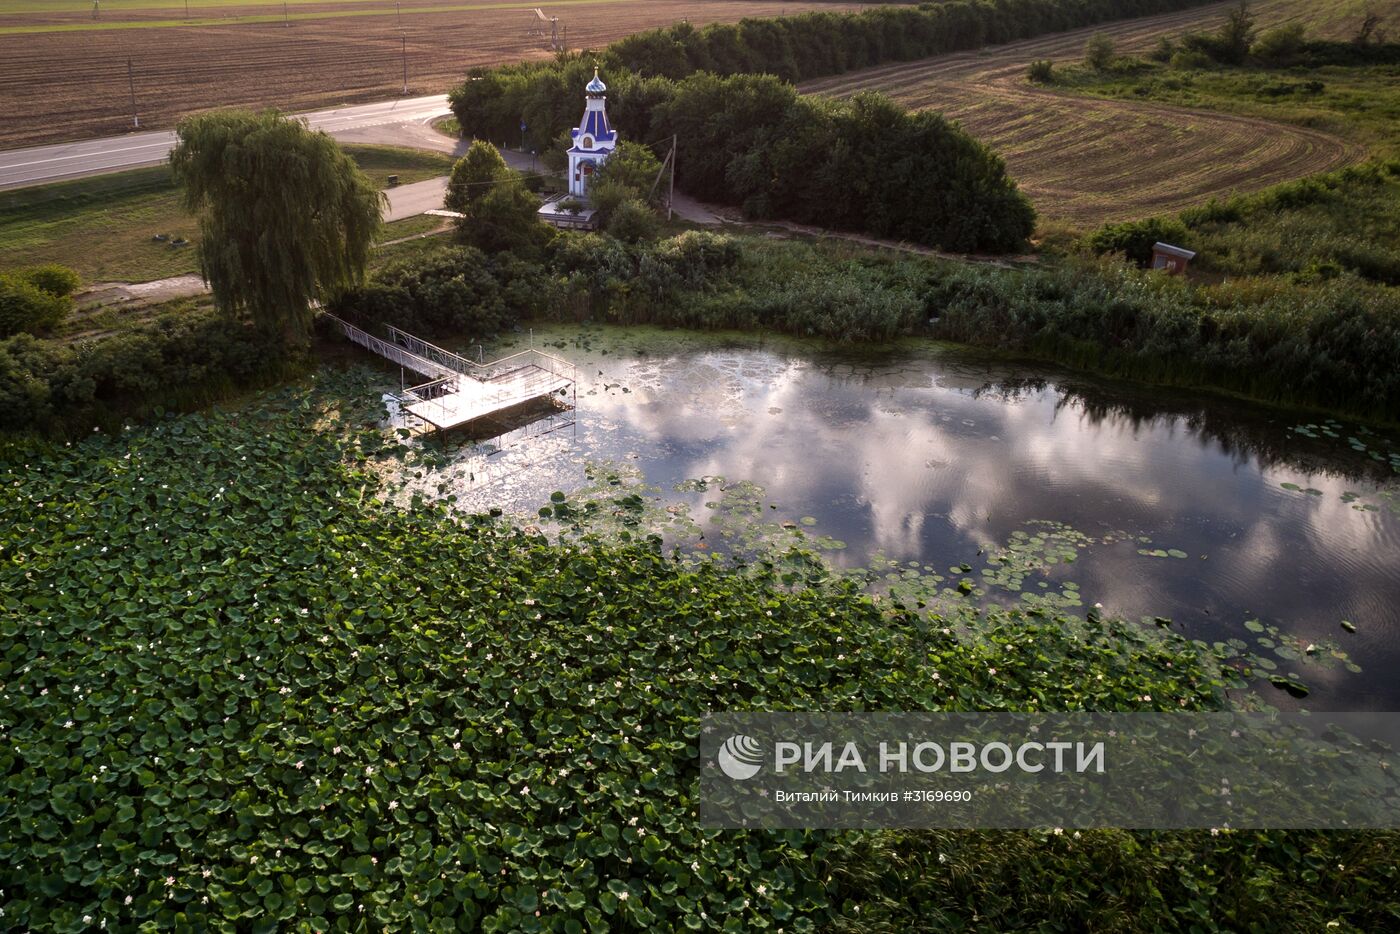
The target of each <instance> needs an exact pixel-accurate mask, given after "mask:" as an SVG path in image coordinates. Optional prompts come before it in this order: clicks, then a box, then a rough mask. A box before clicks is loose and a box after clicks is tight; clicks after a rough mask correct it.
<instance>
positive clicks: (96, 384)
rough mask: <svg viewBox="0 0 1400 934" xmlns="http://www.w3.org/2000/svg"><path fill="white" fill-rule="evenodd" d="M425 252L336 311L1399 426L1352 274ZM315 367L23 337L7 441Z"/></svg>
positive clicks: (6, 348) (654, 246) (180, 314)
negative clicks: (1086, 379)
mask: <svg viewBox="0 0 1400 934" xmlns="http://www.w3.org/2000/svg"><path fill="white" fill-rule="evenodd" d="M1365 184H1371V182H1370V181H1367V182H1365ZM1385 184H1387V185H1395V184H1396V182H1395V181H1394V180H1393V179H1391V180H1387V181H1386V182H1385ZM1324 190H1326V189H1324ZM408 245H410V246H411V247H412V249H411V250H410V251H407V252H405V253H403V254H401V255H400V256H399V257H398V258H396V259H391V260H390V261H388V262H387V263H386V264H385V265H384V266H382V267H381V268H380V269H379V270H378V271H376V272H374V273H372V274H371V277H370V281H369V282H368V283H367V284H366V285H365V286H363V287H361V288H356V289H351V290H348V291H346V292H344V293H341V294H340V295H338V296H337V297H336V298H335V299H333V300H332V302H331V305H330V307H331V309H332V310H333V311H335V313H336V314H338V315H340V316H342V317H345V318H347V319H349V320H352V321H355V322H357V323H359V324H360V325H362V326H366V327H370V328H377V327H379V326H381V325H383V324H395V325H396V326H399V327H402V328H404V329H405V330H408V331H410V332H413V333H421V334H423V335H424V336H426V337H430V338H432V337H439V338H445V339H467V338H471V339H480V338H485V337H489V336H490V335H491V334H493V333H498V332H500V331H502V330H505V329H509V328H512V327H515V326H519V325H522V324H524V323H528V322H529V321H531V320H566V321H584V320H591V321H595V322H599V323H609V324H620V325H627V324H656V325H662V326H666V327H676V328H688V329H695V330H726V329H737V330H759V331H762V330H771V331H776V332H780V333H785V334H791V335H796V336H799V337H815V338H819V339H824V340H830V341H834V342H838V343H859V342H865V343H876V344H878V343H880V342H883V341H890V340H895V339H898V338H903V337H911V336H913V337H924V338H932V339H937V340H947V341H953V342H956V343H961V344H965V345H970V346H975V347H980V348H984V349H989V350H993V351H998V352H1004V353H1009V354H1011V355H1013V356H1020V357H1026V358H1034V359H1039V360H1043V361H1046V362H1048V363H1053V364H1059V365H1067V366H1070V367H1074V368H1078V369H1081V370H1085V371H1089V372H1094V373H1099V374H1102V375H1107V376H1115V377H1122V378H1127V379H1132V380H1136V381H1139V382H1144V383H1154V384H1159V385H1169V386H1174V387H1180V388H1188V389H1199V390H1205V391H1210V390H1218V391H1223V392H1226V393H1229V394H1235V395H1239V396H1242V397H1246V398H1249V399H1252V400H1255V401H1260V402H1265V403H1272V404H1278V405H1285V406H1294V407H1298V408H1304V409H1314V410H1318V411H1325V412H1328V413H1330V414H1336V415H1341V416H1346V417H1349V418H1356V419H1360V420H1363V421H1369V422H1372V423H1376V424H1382V425H1385V424H1394V423H1395V422H1396V421H1397V419H1396V413H1397V412H1400V371H1397V370H1396V368H1395V366H1394V361H1395V360H1396V359H1400V296H1397V292H1396V289H1395V288H1394V287H1390V286H1385V285H1380V284H1377V283H1374V282H1369V281H1367V280H1365V279H1363V278H1361V277H1360V276H1359V275H1357V274H1356V273H1355V272H1352V271H1349V270H1345V269H1342V270H1339V271H1337V272H1336V274H1334V275H1327V276H1317V277H1314V276H1288V275H1272V276H1262V275H1251V276H1241V277H1239V278H1236V279H1231V280H1229V281H1223V282H1219V283H1214V284H1210V283H1206V284H1193V283H1190V282H1187V281H1184V280H1181V279H1174V278H1168V277H1164V276H1161V275H1160V274H1156V273H1152V272H1148V271H1142V270H1139V269H1137V268H1135V267H1134V266H1133V265H1132V264H1130V263H1126V262H1124V261H1122V260H1118V259H1114V258H1112V257H1104V258H1093V257H1091V256H1069V257H1065V258H1062V259H1059V260H1056V261H1054V262H1053V263H1049V264H1046V265H1043V266H1033V267H1028V268H1025V269H1012V270H1008V269H1002V268H998V267H993V266H986V267H979V266H970V265H966V264H959V263H954V262H949V261H944V260H938V259H932V258H926V257H916V256H910V255H908V254H891V253H888V252H883V253H882V252H876V251H871V250H868V249H864V248H855V247H852V246H849V245H846V244H841V243H830V242H827V243H808V242H804V241H800V240H773V239H770V238H766V237H749V236H734V235H730V234H718V233H711V232H701V231H688V232H684V233H681V234H679V235H676V236H673V237H669V238H663V239H659V240H655V241H649V242H641V243H635V244H627V243H623V242H621V241H618V240H616V239H614V238H612V237H608V236H605V235H596V234H595V235H572V234H570V235H565V236H562V237H559V238H557V239H556V240H554V241H553V242H552V243H551V244H550V245H549V246H548V247H547V248H545V250H544V251H543V252H542V253H541V254H540V255H539V256H537V257H536V258H534V259H522V258H520V257H518V256H514V255H511V254H510V253H505V252H503V253H496V254H487V253H483V252H481V251H479V250H477V249H475V248H471V247H463V246H452V245H449V244H444V243H442V242H441V238H432V239H429V240H424V241H415V242H412V243H411V244H408ZM1314 265H1315V264H1314ZM308 363H309V361H307V360H305V359H304V358H297V357H292V356H287V355H286V354H285V353H283V352H279V351H277V350H276V349H275V348H271V347H269V346H268V345H267V344H266V340H265V339H264V338H260V337H259V335H258V334H257V333H256V332H255V331H254V330H253V329H251V328H249V327H247V326H244V325H239V324H237V323H234V322H230V321H228V320H226V319H224V318H222V317H221V316H219V315H218V314H217V313H216V312H214V311H213V310H212V309H207V308H202V307H199V306H196V305H192V303H189V302H185V303H180V304H177V305H174V306H172V309H171V310H170V311H169V312H166V313H164V314H158V315H156V316H155V319H154V321H144V322H143V323H141V324H137V325H133V326H129V327H126V328H121V329H119V330H118V331H117V332H116V333H115V334H114V335H112V336H109V337H106V338H104V339H101V340H97V341H93V342H90V343H88V344H82V345H78V346H74V345H71V344H70V343H68V342H66V341H63V340H58V339H48V338H43V337H36V336H33V335H30V334H18V335H15V336H14V337H11V338H9V339H8V340H4V341H0V430H5V431H9V432H25V431H46V430H47V431H48V432H49V433H51V434H70V435H71V434H76V433H80V432H83V431H88V430H91V428H92V426H93V425H97V424H100V425H104V426H107V427H110V426H112V425H114V424H117V423H119V422H121V421H122V420H124V419H129V418H130V417H131V416H132V415H135V414H139V413H141V412H149V411H151V410H152V409H154V408H156V407H157V406H166V407H173V408H179V409H184V408H188V407H190V406H192V405H200V404H207V403H208V402H210V401H213V400H215V399H218V398H220V397H221V396H223V395H227V394H228V393H232V392H237V391H240V390H241V389H244V388H255V387H266V386H269V385H272V384H275V383H276V382H277V381H278V380H279V379H282V378H285V377H286V376H287V375H288V374H290V373H296V372H304V371H305V370H306V367H307V365H308ZM171 387H178V388H177V389H174V390H173V391H172V388H171Z"/></svg>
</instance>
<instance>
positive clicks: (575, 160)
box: [539, 68, 617, 230]
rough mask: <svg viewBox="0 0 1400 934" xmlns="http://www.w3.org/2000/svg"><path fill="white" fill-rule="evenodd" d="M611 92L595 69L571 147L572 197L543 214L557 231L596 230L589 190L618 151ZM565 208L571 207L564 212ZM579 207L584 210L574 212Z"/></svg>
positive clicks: (552, 204)
mask: <svg viewBox="0 0 1400 934" xmlns="http://www.w3.org/2000/svg"><path fill="white" fill-rule="evenodd" d="M607 90H608V86H607V85H606V84H604V83H603V80H602V79H601V78H599V77H598V69H596V68H595V69H593V80H592V81H590V82H588V85H587V87H585V88H584V91H585V92H587V97H586V101H587V103H586V104H585V105H584V109H583V119H582V120H580V121H579V125H578V126H576V127H574V129H573V130H572V131H571V135H572V136H573V140H574V144H573V145H572V146H570V147H569V193H568V194H567V195H561V196H559V197H557V198H552V199H550V200H549V201H547V202H545V204H544V206H543V207H541V208H540V210H539V215H540V220H542V221H544V222H546V223H549V224H553V225H554V226H555V227H569V228H575V229H582V230H591V229H592V228H593V226H594V223H593V215H594V211H593V208H592V207H591V206H590V205H589V202H588V186H589V184H590V183H591V182H592V181H593V175H594V173H596V172H597V171H598V169H600V168H602V165H603V163H604V162H606V161H607V160H608V156H610V155H611V154H612V151H613V150H614V149H616V148H617V131H616V130H614V129H613V128H612V125H611V124H609V123H608V110H607V97H606V94H607ZM561 204H562V205H568V206H569V207H565V208H561V207H560V205H561ZM575 205H581V207H579V208H578V210H577V211H574V210H571V209H570V208H572V207H573V206H575Z"/></svg>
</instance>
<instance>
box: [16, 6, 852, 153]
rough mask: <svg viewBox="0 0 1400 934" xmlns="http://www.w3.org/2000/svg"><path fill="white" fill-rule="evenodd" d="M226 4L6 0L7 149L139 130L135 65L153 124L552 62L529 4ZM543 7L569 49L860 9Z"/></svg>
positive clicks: (341, 98) (430, 84)
mask: <svg viewBox="0 0 1400 934" xmlns="http://www.w3.org/2000/svg"><path fill="white" fill-rule="evenodd" d="M117 2H131V3H133V4H138V3H143V0H117ZM196 2H197V0H196ZM220 2H221V5H220V6H217V7H212V6H211V7H205V8H203V10H202V12H201V9H200V7H199V6H197V5H193V6H191V9H190V14H191V16H192V17H195V18H198V19H199V20H200V23H199V24H197V25H196V24H193V23H187V22H185V21H184V20H183V19H176V18H173V17H172V14H173V13H175V11H176V10H178V11H180V13H183V0H175V2H171V0H155V5H141V6H139V7H136V6H133V7H132V8H129V9H128V8H123V9H122V10H120V11H119V12H118V11H115V10H112V9H111V8H110V7H108V4H107V2H104V3H103V9H104V11H108V12H110V13H111V15H108V13H107V12H104V13H103V15H102V16H101V17H100V18H99V19H97V20H94V19H93V18H92V15H91V9H92V4H91V2H90V0H62V2H61V3H58V4H50V3H47V2H45V3H43V4H42V11H41V12H29V11H20V10H18V9H17V8H16V6H15V4H19V3H22V4H27V5H29V6H37V5H39V4H37V3H35V2H34V0H11V5H10V6H9V7H7V9H9V10H11V11H12V12H4V11H0V87H3V88H4V89H5V91H4V106H3V111H4V115H5V118H4V120H0V146H4V147H17V146H27V145H36V144H39V143H46V142H58V141H62V140H69V139H86V138H91V137H96V136H108V135H116V134H120V133H123V132H125V131H126V130H127V128H128V126H129V125H130V123H131V118H130V114H131V100H130V90H129V88H128V84H127V60H128V59H130V60H131V64H132V69H133V72H134V75H135V86H136V106H137V109H138V111H139V112H140V114H141V122H142V124H143V125H145V126H149V127H153V128H154V127H160V126H169V125H171V124H173V123H174V122H175V120H176V119H178V118H179V117H181V116H183V115H184V114H186V113H188V112H190V111H193V110H199V109H203V108H209V107H222V106H232V105H242V106H255V107H277V108H279V109H282V110H291V111H298V110H311V109H314V108H319V107H324V106H331V105H335V104H349V103H364V102H367V101H380V100H386V99H392V98H396V97H399V96H400V95H401V94H402V91H403V83H404V52H405V49H406V52H407V63H408V85H409V93H410V94H412V95H419V94H429V93H437V92H443V91H446V90H447V89H448V88H449V87H451V86H452V85H454V84H456V83H457V82H460V81H461V80H462V76H463V74H464V73H465V72H466V70H467V69H468V68H471V67H474V66H487V65H499V64H504V63H508V62H516V61H521V60H524V59H544V58H548V57H549V56H550V55H551V54H552V52H551V51H550V50H549V49H548V47H547V46H548V41H547V40H546V39H543V38H541V37H540V36H538V35H533V36H532V35H529V34H527V30H528V29H529V28H530V27H531V26H532V24H533V23H534V22H535V21H534V20H533V14H532V13H531V12H530V10H529V9H528V8H527V5H525V4H505V3H466V4H463V3H461V2H458V0H407V2H405V3H404V4H403V5H402V8H401V9H400V11H399V13H398V15H396V13H395V9H394V6H393V4H392V3H391V2H389V0H382V2H379V3H370V2H368V0H349V2H345V3H342V2H339V0H322V2H319V3H312V2H302V3H299V4H296V5H295V6H290V7H288V9H289V12H290V17H289V22H290V25H288V23H284V22H283V14H282V7H281V5H280V4H276V3H274V4H261V5H259V4H246V3H245V4H242V5H240V4H236V3H223V2H222V0H220ZM545 6H546V7H547V8H548V11H549V12H550V15H554V16H558V17H559V19H560V26H561V28H562V29H563V30H564V31H565V32H566V35H567V40H568V44H569V45H570V46H572V47H574V48H600V47H602V46H603V45H606V44H607V43H609V42H611V41H613V40H616V39H619V38H622V37H623V36H626V35H630V34H631V33H634V32H637V31H639V30H645V29H652V28H655V27H659V26H669V25H671V24H673V23H677V22H679V21H681V20H689V21H690V22H692V23H697V24H703V23H709V22H734V21H737V20H739V19H741V18H743V17H746V16H757V17H763V16H781V15H787V14H790V13H796V12H800V11H803V10H809V9H814V8H815V9H822V10H826V11H832V12H835V11H840V10H842V9H847V8H852V9H854V8H857V7H858V4H856V3H851V4H832V3H822V2H810V0H792V2H783V0H572V2H568V3H565V4H563V5H557V4H556V5H553V6H551V5H549V4H545ZM117 26H121V27H122V28H114V27H117ZM94 27H98V28H94ZM109 27H113V28H109ZM55 29H58V30H63V29H68V30H73V29H77V30H80V31H78V32H72V31H70V32H62V31H53V30H55ZM17 30H19V31H17ZM7 33H8V34H7Z"/></svg>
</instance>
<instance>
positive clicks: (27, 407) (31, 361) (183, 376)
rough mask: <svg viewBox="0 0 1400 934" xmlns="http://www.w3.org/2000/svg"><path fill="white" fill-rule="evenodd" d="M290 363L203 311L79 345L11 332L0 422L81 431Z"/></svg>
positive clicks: (0, 365)
mask: <svg viewBox="0 0 1400 934" xmlns="http://www.w3.org/2000/svg"><path fill="white" fill-rule="evenodd" d="M290 365H291V361H290V360H289V358H288V357H287V356H286V355H285V353H284V351H283V349H282V348H281V345H279V344H276V343H269V342H268V341H267V340H265V339H264V337H263V336H260V335H259V333H258V332H257V331H256V330H255V329H253V328H252V327H250V326H246V325H243V324H239V323H235V322H232V321H229V320H227V319H225V318H224V317H222V316H220V315H215V314H210V313H192V312H188V311H186V312H175V313H170V314H166V315H162V316H161V317H160V318H158V319H157V320H156V321H155V322H153V323H152V324H150V325H147V326H143V327H141V328H133V329H130V330H126V331H122V332H119V333H118V334H116V335H114V336H111V337H108V338H104V339H102V340H98V341H95V342H92V343H85V344H83V345H79V346H73V345H70V344H64V343H59V342H58V341H52V340H40V339H37V338H35V337H33V336H31V335H29V334H18V335H16V336H14V337H11V338H9V339H8V340H0V431H4V432H26V431H32V432H40V433H44V434H54V435H61V434H65V433H72V432H75V431H88V432H90V431H91V430H92V428H93V426H94V425H98V424H100V425H105V426H109V427H110V426H112V425H114V424H116V423H117V422H118V421H120V420H121V419H123V418H128V417H135V416H139V415H142V414H144V413H146V412H149V411H151V410H152V409H154V408H156V407H160V406H164V407H168V408H191V407H194V406H198V405H203V404H207V403H208V402H210V401H211V400H213V399H216V398H219V397H220V396H222V395H224V394H226V393H228V392H232V391H236V390H238V389H243V388H248V387H252V386H259V385H265V384H266V383H267V382H268V381H270V380H273V379H276V378H279V377H282V376H284V375H285V374H286V373H287V372H288V369H289V366H290Z"/></svg>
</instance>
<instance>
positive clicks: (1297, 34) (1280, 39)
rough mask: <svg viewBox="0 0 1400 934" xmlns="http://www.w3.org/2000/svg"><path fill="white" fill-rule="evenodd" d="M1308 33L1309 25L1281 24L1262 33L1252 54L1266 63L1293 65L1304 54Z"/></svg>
mask: <svg viewBox="0 0 1400 934" xmlns="http://www.w3.org/2000/svg"><path fill="white" fill-rule="evenodd" d="M1306 35H1307V27H1306V26H1305V25H1304V24H1302V23H1289V24H1287V25H1284V26H1279V27H1278V28H1276V29H1271V30H1269V31H1268V32H1266V33H1264V34H1263V35H1261V36H1260V37H1259V40H1258V41H1257V42H1255V43H1254V47H1253V48H1252V49H1250V54H1251V55H1253V56H1254V57H1255V58H1257V59H1258V60H1259V61H1261V62H1263V63H1264V64H1266V65H1272V66H1275V67H1278V66H1286V65H1292V64H1293V63H1295V62H1296V61H1297V60H1298V58H1299V57H1300V56H1301V55H1302V52H1303V47H1304V45H1305V43H1306V38H1305V37H1306Z"/></svg>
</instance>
